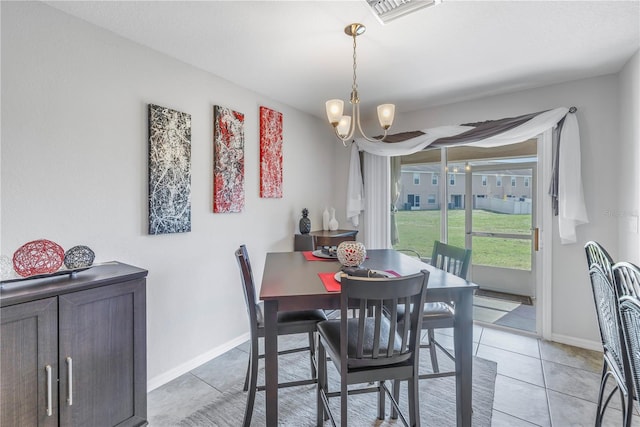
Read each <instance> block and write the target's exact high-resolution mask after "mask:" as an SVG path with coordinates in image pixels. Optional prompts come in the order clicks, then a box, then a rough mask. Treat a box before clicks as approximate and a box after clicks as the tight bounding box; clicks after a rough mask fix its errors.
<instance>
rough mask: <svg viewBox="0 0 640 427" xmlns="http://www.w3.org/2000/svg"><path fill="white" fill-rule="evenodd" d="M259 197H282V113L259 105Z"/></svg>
mask: <svg viewBox="0 0 640 427" xmlns="http://www.w3.org/2000/svg"><path fill="white" fill-rule="evenodd" d="M260 197H264V198H282V113H279V112H277V111H274V110H271V109H269V108H267V107H260Z"/></svg>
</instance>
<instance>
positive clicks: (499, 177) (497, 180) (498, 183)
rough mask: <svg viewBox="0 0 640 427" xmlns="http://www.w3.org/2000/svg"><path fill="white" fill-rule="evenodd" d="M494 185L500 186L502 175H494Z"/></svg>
mask: <svg viewBox="0 0 640 427" xmlns="http://www.w3.org/2000/svg"><path fill="white" fill-rule="evenodd" d="M496 187H502V177H501V176H499V175H497V176H496Z"/></svg>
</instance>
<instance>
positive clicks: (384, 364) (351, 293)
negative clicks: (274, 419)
mask: <svg viewBox="0 0 640 427" xmlns="http://www.w3.org/2000/svg"><path fill="white" fill-rule="evenodd" d="M428 279H429V272H428V271H426V270H423V271H422V272H420V273H417V274H413V275H410V276H404V277H393V278H368V277H359V276H347V275H346V274H344V273H343V274H342V275H341V277H340V281H341V285H342V286H341V293H340V319H334V320H327V321H324V322H320V323H318V336H319V340H318V342H319V344H318V385H317V398H318V402H317V404H318V412H317V425H319V426H321V425H323V423H324V419H325V415H326V416H327V417H328V418H329V419H330V420H331V423H332V424H333V425H334V426H335V425H336V422H335V418H334V416H333V414H332V413H331V410H330V407H329V398H331V397H337V396H339V397H340V425H342V426H347V402H348V396H349V394H356V393H357V394H360V393H367V392H372V393H377V394H378V418H379V419H384V418H385V394H386V395H388V396H389V398H390V401H391V404H392V406H393V407H394V408H395V410H396V411H398V412H399V413H400V417H401V419H402V422H403V423H404V424H405V425H411V426H419V425H420V410H419V406H420V405H419V398H418V365H419V360H418V348H419V347H418V346H419V334H420V327H421V324H422V311H423V307H424V300H425V294H426V291H427V281H428ZM354 304H355V305H357V306H358V307H359V309H358V312H357V317H349V316H348V314H347V313H348V310H349V309H350V308H351V307H352V306H353V305H354ZM383 306H384V310H383ZM399 306H402V307H410V309H409V312H408V313H406V315H405V318H404V322H403V323H402V324H401V325H399V324H398V316H397V314H398V307H399ZM327 356H328V357H329V359H330V360H331V361H332V362H333V364H334V366H335V367H336V369H337V371H338V373H339V375H340V391H339V392H337V391H334V392H330V391H329V387H328V381H327ZM391 380H393V381H394V382H397V381H401V380H408V383H409V393H408V394H409V422H407V420H406V417H405V416H404V414H402V413H401V412H400V409H399V408H398V403H397V399H396V398H394V396H393V395H392V393H391V391H390V390H389V388H388V387H387V385H386V384H385V381H391ZM361 383H368V386H365V387H364V388H356V389H353V388H352V389H351V390H349V387H348V386H349V385H352V384H361ZM375 383H377V385H375Z"/></svg>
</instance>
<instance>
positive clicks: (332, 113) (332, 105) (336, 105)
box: [326, 99, 344, 127]
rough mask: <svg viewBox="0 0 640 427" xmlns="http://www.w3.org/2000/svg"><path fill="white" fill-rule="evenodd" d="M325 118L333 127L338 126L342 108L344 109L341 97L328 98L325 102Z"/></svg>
mask: <svg viewBox="0 0 640 427" xmlns="http://www.w3.org/2000/svg"><path fill="white" fill-rule="evenodd" d="M326 108H327V118H328V119H329V123H331V125H332V126H333V127H336V126H338V123H339V122H340V119H341V118H342V110H343V109H344V101H343V100H342V99H330V100H328V101H327V102H326Z"/></svg>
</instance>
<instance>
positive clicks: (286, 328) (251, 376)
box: [235, 245, 327, 427]
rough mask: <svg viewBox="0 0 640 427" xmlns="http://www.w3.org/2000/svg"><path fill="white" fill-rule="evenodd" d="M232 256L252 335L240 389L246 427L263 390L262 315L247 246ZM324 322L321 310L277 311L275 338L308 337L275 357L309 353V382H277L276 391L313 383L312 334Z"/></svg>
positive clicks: (313, 343) (313, 346) (315, 379)
mask: <svg viewBox="0 0 640 427" xmlns="http://www.w3.org/2000/svg"><path fill="white" fill-rule="evenodd" d="M235 255H236V260H237V261H238V266H239V267H240V277H241V279H242V289H243V291H244V299H245V302H246V305H247V313H248V315H249V328H250V335H251V337H250V339H251V343H250V352H249V353H250V355H249V363H248V365H247V374H246V376H245V381H244V387H243V391H248V392H249V395H248V396H247V404H246V407H245V412H244V421H243V423H242V424H243V426H245V427H248V426H249V425H250V424H251V417H252V414H253V404H254V402H255V397H256V391H261V390H264V386H258V359H262V358H264V354H259V351H258V338H264V332H265V329H264V312H263V309H262V304H260V303H258V302H257V301H256V290H255V282H254V281H253V272H252V270H251V262H250V261H249V253H248V251H247V248H246V246H245V245H241V246H240V248H238V249H237V250H236V252H235ZM323 320H327V317H326V316H325V314H324V311H322V310H305V311H284V312H278V335H292V334H303V333H306V334H308V336H309V346H308V347H301V348H294V349H290V350H283V351H279V352H278V356H280V355H283V354H290V353H295V352H301V351H309V356H310V360H311V379H307V380H300V381H289V382H283V383H279V384H278V387H279V388H283V387H292V386H299V385H308V384H315V383H316V382H317V369H316V360H315V332H316V330H317V329H316V325H317V324H318V322H321V321H323Z"/></svg>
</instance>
